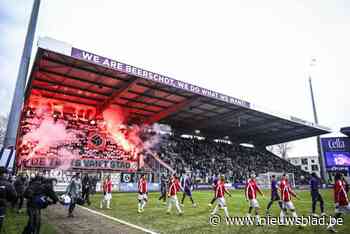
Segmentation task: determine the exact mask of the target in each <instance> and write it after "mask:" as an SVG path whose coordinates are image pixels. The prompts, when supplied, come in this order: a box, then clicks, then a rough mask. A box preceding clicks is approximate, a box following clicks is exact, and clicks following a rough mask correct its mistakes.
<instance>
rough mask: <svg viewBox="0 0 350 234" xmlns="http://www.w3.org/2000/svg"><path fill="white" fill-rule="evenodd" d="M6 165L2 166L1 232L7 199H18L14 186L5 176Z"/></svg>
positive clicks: (10, 200) (0, 176)
mask: <svg viewBox="0 0 350 234" xmlns="http://www.w3.org/2000/svg"><path fill="white" fill-rule="evenodd" d="M5 173H6V169H5V167H0V233H1V230H2V224H3V222H4V219H5V213H6V201H8V202H13V201H15V200H16V199H17V193H16V190H15V188H14V186H13V185H12V184H11V183H10V182H9V181H8V180H7V178H6V177H5Z"/></svg>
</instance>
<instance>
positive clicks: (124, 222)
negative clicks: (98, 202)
mask: <svg viewBox="0 0 350 234" xmlns="http://www.w3.org/2000/svg"><path fill="white" fill-rule="evenodd" d="M79 207H80V208H82V209H84V210H87V211H89V212H91V213H93V214H96V215H99V216H102V217H104V218H107V219H110V220H113V221H116V222H118V223H121V224H124V225H126V226H129V227H133V228H135V229H138V230H141V231H144V232H146V233H150V234H158V233H157V232H154V231H152V230H149V229H146V228H143V227H140V226H137V225H135V224H132V223H129V222H126V221H124V220H121V219H117V218H115V217H112V216H109V215H106V214H103V213H101V212H98V211H96V210H92V209H89V208H87V207H84V206H79Z"/></svg>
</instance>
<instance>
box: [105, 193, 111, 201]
mask: <svg viewBox="0 0 350 234" xmlns="http://www.w3.org/2000/svg"><path fill="white" fill-rule="evenodd" d="M104 199H105V200H111V199H112V193H106V195H105V196H104Z"/></svg>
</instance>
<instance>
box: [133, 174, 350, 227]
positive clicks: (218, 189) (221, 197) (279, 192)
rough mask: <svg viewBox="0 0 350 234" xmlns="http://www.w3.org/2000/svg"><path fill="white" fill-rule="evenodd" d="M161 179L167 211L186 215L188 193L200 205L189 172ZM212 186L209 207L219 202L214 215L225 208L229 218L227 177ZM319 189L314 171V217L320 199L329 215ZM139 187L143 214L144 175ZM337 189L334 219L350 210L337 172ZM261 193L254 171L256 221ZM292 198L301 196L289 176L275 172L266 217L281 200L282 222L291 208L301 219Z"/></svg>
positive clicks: (250, 194)
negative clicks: (175, 211) (172, 210)
mask: <svg viewBox="0 0 350 234" xmlns="http://www.w3.org/2000/svg"><path fill="white" fill-rule="evenodd" d="M160 181H161V183H160V185H161V187H160V197H159V198H158V204H159V202H160V201H163V203H164V204H166V197H168V198H169V200H168V208H167V214H170V212H171V209H172V206H173V205H175V207H176V209H177V212H178V214H179V215H182V214H183V211H182V210H181V206H184V205H183V203H184V200H185V198H186V197H187V196H188V197H189V198H190V200H191V202H192V206H193V207H196V203H195V202H194V200H193V197H192V189H193V187H192V182H191V181H192V180H191V177H190V175H189V174H187V175H186V176H185V177H184V178H183V179H182V180H181V182H180V180H179V178H178V176H176V174H174V175H173V176H171V177H170V178H169V179H167V178H166V177H165V176H164V175H162V177H161V179H160ZM212 187H213V190H214V197H213V199H212V200H211V202H210V203H209V207H212V206H213V205H214V203H215V202H216V205H215V207H214V209H213V210H212V212H211V215H214V214H216V213H217V212H218V211H219V208H221V209H222V210H223V211H224V214H225V216H226V217H229V211H228V207H227V205H226V200H225V194H227V195H229V196H230V197H231V193H230V192H229V191H228V190H227V189H226V187H225V178H224V176H220V177H219V178H218V177H217V178H215V179H214V180H213V184H212ZM319 188H320V181H319V179H318V177H317V175H316V174H315V173H313V174H312V177H311V180H310V193H311V199H312V216H314V217H319V215H318V214H316V205H317V202H319V205H320V212H321V214H320V215H321V216H325V215H326V213H325V211H324V201H323V198H322V195H321V194H320V192H319ZM138 189H139V194H138V201H139V205H138V213H142V212H143V211H144V207H145V205H146V203H147V200H148V198H147V194H148V188H147V181H146V179H145V176H144V175H142V176H141V178H140V180H139V182H138ZM181 190H182V191H183V195H182V199H181V203H179V201H178V198H177V192H179V191H181ZM333 190H334V202H335V215H334V218H339V217H341V215H342V214H344V213H350V203H349V199H348V196H347V193H348V191H349V188H348V184H347V183H346V180H345V178H344V177H343V175H342V174H341V173H337V174H336V175H335V185H334V189H333ZM257 193H259V194H260V195H261V196H262V197H264V194H263V192H262V191H261V189H260V188H259V186H258V184H257V182H256V176H255V174H254V173H253V174H251V176H250V178H249V179H248V180H247V182H246V185H245V198H246V201H247V202H249V208H248V213H247V216H248V217H251V215H252V212H253V211H254V215H255V221H256V222H257V223H259V219H260V216H259V209H260V205H259V202H258V200H257ZM292 197H295V198H296V199H300V198H299V197H298V196H297V194H296V193H295V192H294V191H293V190H292V187H291V185H290V184H289V182H288V178H287V176H286V175H285V174H284V175H283V176H282V178H281V180H280V181H277V180H276V177H275V175H273V176H272V178H271V197H270V201H269V203H268V205H267V207H266V211H265V214H266V216H269V215H270V209H271V206H272V205H273V203H275V202H277V203H278V206H279V207H280V215H279V216H280V221H281V222H282V223H284V222H285V217H286V215H287V212H288V211H290V212H291V214H292V217H293V218H297V217H298V215H297V213H296V209H295V206H294V204H293V201H292ZM327 229H328V230H330V231H332V232H336V230H335V223H330V224H329V226H328V227H327Z"/></svg>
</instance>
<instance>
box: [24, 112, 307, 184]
mask: <svg viewBox="0 0 350 234" xmlns="http://www.w3.org/2000/svg"><path fill="white" fill-rule="evenodd" d="M38 111H39V110H36V109H33V108H30V107H27V109H26V111H25V112H24V116H23V119H22V123H21V134H22V135H26V134H27V133H28V132H30V131H31V130H32V129H36V128H38V127H39V124H41V123H42V122H43V118H47V116H45V115H39V114H38V113H37V112H38ZM49 115H50V116H49V117H50V118H49V119H50V120H51V121H54V122H55V123H57V122H60V121H61V122H64V126H65V127H66V130H67V131H73V132H74V134H75V137H76V139H75V140H74V142H73V143H72V142H66V143H62V144H58V145H56V146H55V147H50V149H49V150H48V151H46V152H45V156H52V157H55V156H57V155H59V154H60V150H62V149H64V150H68V151H69V152H74V154H78V155H79V156H83V157H85V158H89V157H93V158H112V159H131V157H132V155H131V154H130V153H126V152H125V151H123V150H122V148H121V147H120V146H119V145H118V144H116V143H115V142H114V140H113V139H111V137H110V136H109V135H108V133H107V131H106V126H104V124H103V120H101V121H99V120H94V121H91V120H88V119H84V118H82V117H78V116H76V115H74V114H67V113H64V114H63V113H60V112H50V113H49ZM95 133H96V134H95ZM160 137H162V139H161V140H159V144H158V145H157V147H156V148H155V149H154V151H156V152H158V154H159V157H160V158H161V159H162V160H163V161H164V162H165V163H167V164H168V165H169V166H170V167H171V168H173V169H175V170H176V171H177V172H178V173H179V174H184V173H185V172H189V171H190V172H191V173H192V176H193V178H195V180H196V181H198V182H199V183H210V182H211V181H210V180H211V178H212V177H213V176H215V175H218V174H221V175H225V177H226V178H227V179H228V180H229V181H230V182H233V183H243V182H244V181H245V180H246V179H247V176H248V175H249V174H250V173H251V172H252V171H254V172H255V173H256V174H261V173H266V172H287V173H294V176H295V182H296V183H298V184H302V183H303V182H306V181H308V179H309V174H308V173H306V172H304V171H302V170H300V168H297V167H295V166H293V165H292V164H290V163H289V162H287V161H285V160H282V159H281V158H279V157H277V156H276V155H274V154H272V153H271V152H269V151H267V150H266V149H264V148H249V147H244V146H241V145H239V144H234V143H232V142H231V143H228V142H223V141H222V142H214V141H213V140H206V139H202V140H200V139H198V138H196V137H192V138H183V137H179V136H176V137H175V136H170V135H163V136H160ZM99 145H101V146H103V147H99ZM34 147H35V142H26V143H24V144H21V147H20V148H19V153H20V155H21V156H24V157H26V156H28V154H30V152H33V148H34ZM35 154H36V155H37V154H40V151H38V152H35ZM146 166H147V165H146Z"/></svg>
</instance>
